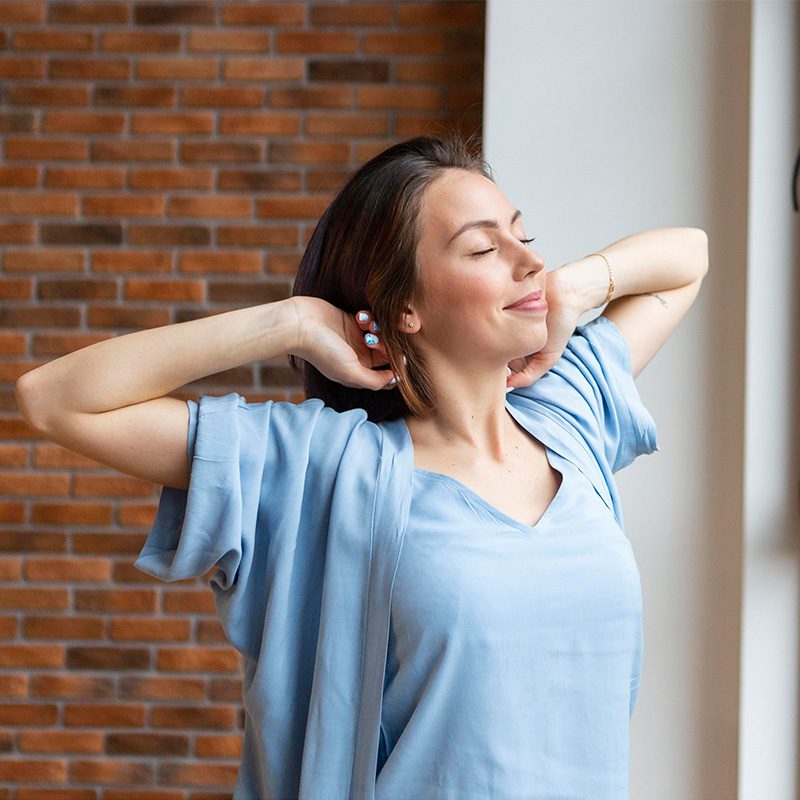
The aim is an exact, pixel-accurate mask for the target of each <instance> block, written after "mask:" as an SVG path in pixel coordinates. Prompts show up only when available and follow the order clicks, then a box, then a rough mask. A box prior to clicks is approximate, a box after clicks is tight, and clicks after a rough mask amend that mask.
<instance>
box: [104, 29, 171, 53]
mask: <svg viewBox="0 0 800 800" xmlns="http://www.w3.org/2000/svg"><path fill="white" fill-rule="evenodd" d="M180 46H181V35H180V34H179V33H173V32H170V31H131V30H125V31H103V32H102V33H101V34H100V47H99V49H100V50H103V51H107V52H116V53H160V52H164V53H166V52H177V51H178V50H180Z"/></svg>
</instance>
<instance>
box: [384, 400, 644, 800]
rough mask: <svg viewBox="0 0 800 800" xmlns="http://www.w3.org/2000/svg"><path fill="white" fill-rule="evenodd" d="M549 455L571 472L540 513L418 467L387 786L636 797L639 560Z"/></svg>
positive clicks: (391, 703) (449, 795) (591, 496)
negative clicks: (631, 775)
mask: <svg viewBox="0 0 800 800" xmlns="http://www.w3.org/2000/svg"><path fill="white" fill-rule="evenodd" d="M617 399H618V400H620V401H621V400H624V398H622V397H620V398H617ZM508 410H509V411H510V412H511V413H512V415H513V416H515V418H516V419H517V420H518V421H519V422H520V423H521V424H522V426H523V427H526V428H529V429H530V430H531V432H532V433H533V434H534V435H535V432H536V429H537V423H536V420H535V419H534V418H528V417H527V416H526V414H525V413H524V412H520V411H518V410H517V409H515V408H514V406H513V405H510V403H509V405H508ZM546 454H547V458H548V461H549V462H550V464H551V466H552V467H553V468H554V469H556V470H557V471H558V472H560V473H561V475H562V478H561V484H560V486H559V488H558V491H557V493H556V495H555V497H554V498H553V500H552V502H551V503H550V505H549V506H548V507H547V509H546V510H545V512H544V514H543V516H542V517H541V518H540V519H539V520H538V521H537V523H536V524H535V525H533V526H529V525H526V524H523V523H522V522H520V521H518V520H516V519H514V518H512V517H510V516H508V515H507V514H505V513H503V512H502V511H500V510H499V509H497V508H495V507H494V506H492V505H491V504H490V503H489V502H488V501H487V500H485V499H484V498H483V497H481V496H480V495H479V494H477V493H476V492H474V491H473V490H471V489H470V488H469V487H467V486H465V485H464V484H463V483H461V482H460V481H458V480H456V479H454V478H452V477H450V476H448V475H442V474H439V473H435V472H429V471H427V470H424V469H420V468H415V469H414V484H413V485H414V489H413V497H412V501H411V513H410V518H409V523H408V528H407V530H406V535H405V540H404V544H403V552H402V555H401V557H400V564H399V567H398V572H397V575H396V577H395V585H394V592H393V594H392V609H391V630H390V639H389V653H388V660H387V671H386V688H385V695H384V707H383V719H382V734H383V750H382V760H385V764H382V765H381V764H380V763H379V774H378V778H377V789H376V798H377V800H406V798H408V800H412V798H420V799H423V798H430V799H431V800H434V799H435V800H463V798H476V800H477V798H497V800H501V799H502V800H534V798H535V799H536V800H545V799H546V798H547V799H549V798H556V797H558V798H575V800H578V798H583V799H585V800H589V798H591V800H601V799H603V800H605V799H607V800H611V798H614V800H623V798H627V788H628V725H629V714H630V713H631V712H632V711H633V704H634V698H635V693H636V691H637V687H638V683H639V671H640V666H641V654H642V609H641V594H640V585H639V573H638V570H637V567H636V563H635V560H634V556H633V553H632V550H631V546H630V542H629V540H628V539H627V538H626V536H625V535H624V533H623V532H622V529H621V528H620V527H619V525H618V524H617V521H616V519H615V517H614V515H613V513H612V512H611V511H610V509H609V508H608V507H607V506H606V505H605V504H604V503H603V502H602V500H601V499H600V497H599V496H598V494H597V493H596V492H595V490H594V488H593V487H592V485H591V483H590V482H589V481H588V480H587V478H586V477H585V476H584V475H583V474H582V473H581V472H580V471H579V470H577V469H576V468H575V466H573V465H572V464H571V463H570V461H569V460H567V459H565V458H562V457H561V456H559V455H558V454H557V453H556V452H554V451H553V450H552V449H550V448H546Z"/></svg>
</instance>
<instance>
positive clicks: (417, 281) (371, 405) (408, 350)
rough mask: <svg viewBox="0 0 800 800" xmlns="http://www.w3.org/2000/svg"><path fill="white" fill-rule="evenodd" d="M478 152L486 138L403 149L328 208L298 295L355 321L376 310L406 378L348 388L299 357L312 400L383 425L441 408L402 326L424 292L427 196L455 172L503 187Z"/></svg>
mask: <svg viewBox="0 0 800 800" xmlns="http://www.w3.org/2000/svg"><path fill="white" fill-rule="evenodd" d="M478 146H479V145H478V143H477V141H476V134H473V136H471V137H470V138H469V139H462V138H461V137H460V136H459V135H458V134H456V133H455V132H451V133H446V134H444V135H442V136H418V137H415V138H413V139H407V140H406V141H403V142H399V143H397V144H394V145H392V146H391V147H388V148H387V149H386V150H383V151H382V152H380V153H378V155H376V156H374V157H373V158H372V159H370V160H369V161H367V162H366V163H365V164H364V165H362V166H361V167H359V168H358V169H357V170H356V171H355V172H354V173H353V174H352V175H351V176H350V177H349V178H348V180H347V182H346V183H345V184H344V186H342V188H341V189H340V190H339V191H338V192H337V194H336V196H335V197H334V198H333V200H332V201H331V203H330V205H329V206H328V207H327V208H326V209H325V212H324V213H323V214H322V216H321V217H320V219H319V222H318V223H317V226H316V228H315V229H314V233H313V234H312V236H311V239H310V241H309V243H308V246H307V247H306V250H305V253H304V254H303V258H302V259H301V261H300V266H299V268H298V272H297V277H296V278H295V281H294V285H293V288H292V296H295V295H307V296H311V297H320V298H322V299H323V300H327V301H328V302H329V303H331V304H332V305H334V306H336V307H337V308H340V309H342V310H343V311H345V312H346V313H349V314H355V313H356V312H357V311H358V310H360V309H369V310H370V311H371V312H372V315H373V318H374V319H375V320H377V321H378V323H379V325H380V331H379V336H380V338H381V341H382V342H383V343H384V346H385V348H386V352H387V354H388V356H389V362H390V364H391V368H392V370H393V371H394V372H395V374H397V375H399V376H400V378H401V380H400V381H399V383H398V384H397V386H396V387H395V388H393V389H388V390H378V391H376V390H373V389H366V388H358V387H348V386H344V385H342V384H340V383H337V382H336V381H333V380H331V379H330V378H328V377H326V376H325V375H323V374H322V373H321V372H320V371H319V370H318V369H316V367H314V365H313V364H311V363H309V362H307V361H305V360H304V359H302V358H300V357H299V356H295V355H290V356H289V361H290V363H291V366H292V368H293V369H294V370H295V372H296V373H299V374H301V375H302V379H303V384H304V387H305V393H306V397H307V398H320V399H321V400H323V401H324V402H325V404H326V405H328V406H331V407H332V408H334V409H335V410H337V411H348V410H350V409H353V408H363V409H364V410H365V411H366V412H367V416H368V418H369V419H370V420H372V421H373V422H381V421H383V420H392V419H396V418H397V417H401V416H405V415H406V414H407V413H409V412H411V413H413V414H414V415H417V416H426V415H427V414H428V413H429V412H430V411H431V410H432V409H433V408H434V407H435V405H436V398H435V396H434V390H433V386H432V384H431V382H430V378H429V374H428V371H427V368H426V364H425V361H424V359H423V358H422V357H421V355H420V354H419V353H418V352H417V349H416V348H415V347H414V344H413V341H412V340H413V339H414V337H413V336H406V335H405V334H403V333H402V332H401V331H399V330H397V324H398V323H399V322H400V320H401V317H402V314H403V313H404V312H405V311H406V309H407V308H408V306H409V304H413V303H415V302H416V301H417V300H418V299H419V297H420V294H421V291H422V283H421V274H420V270H419V265H418V264H417V260H416V250H417V242H418V241H419V226H418V217H419V211H420V206H421V201H422V196H423V194H424V192H425V189H426V188H427V187H428V186H429V185H430V183H431V182H432V181H433V180H434V179H435V178H437V177H438V176H439V175H440V174H441V173H442V171H443V170H446V169H465V170H471V171H473V172H478V173H480V174H482V175H484V176H485V177H487V178H489V179H490V180H493V177H492V174H491V168H490V167H489V165H488V164H487V163H486V162H485V161H484V160H483V158H482V156H481V155H480V153H479V152H478V149H477V147H478ZM403 356H405V357H406V359H407V363H405V364H404V363H403ZM300 364H302V368H301V367H300Z"/></svg>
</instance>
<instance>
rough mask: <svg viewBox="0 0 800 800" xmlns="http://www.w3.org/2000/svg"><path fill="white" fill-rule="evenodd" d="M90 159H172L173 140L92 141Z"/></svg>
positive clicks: (173, 152)
mask: <svg viewBox="0 0 800 800" xmlns="http://www.w3.org/2000/svg"><path fill="white" fill-rule="evenodd" d="M91 149H92V161H127V162H130V161H134V162H135V161H173V160H174V159H175V142H172V141H168V140H154V139H149V140H147V139H143V140H141V141H136V140H129V141H94V142H92V148H91Z"/></svg>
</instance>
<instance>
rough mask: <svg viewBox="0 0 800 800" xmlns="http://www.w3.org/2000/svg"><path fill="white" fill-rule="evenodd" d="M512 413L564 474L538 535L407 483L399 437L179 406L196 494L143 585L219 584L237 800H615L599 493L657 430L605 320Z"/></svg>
mask: <svg viewBox="0 0 800 800" xmlns="http://www.w3.org/2000/svg"><path fill="white" fill-rule="evenodd" d="M506 407H507V409H508V411H509V413H510V414H512V415H513V416H514V417H515V418H516V419H517V421H518V422H519V423H520V424H521V425H522V426H523V427H524V428H525V429H526V430H528V431H529V432H530V433H531V435H533V436H534V437H535V438H537V439H538V440H539V441H541V442H542V443H543V444H544V445H545V447H546V448H547V450H546V452H547V456H548V459H549V461H550V463H551V464H552V466H553V467H554V468H555V469H556V470H558V471H559V472H561V473H562V475H563V478H562V482H561V485H560V487H559V490H558V493H557V495H556V497H555V499H554V500H553V502H552V503H551V504H550V506H549V507H548V509H547V510H546V512H545V514H544V516H543V517H542V519H541V520H539V521H538V523H537V524H536V525H535V526H532V527H529V526H526V525H522V524H521V523H519V522H518V521H516V520H513V519H511V518H510V517H508V516H507V515H504V514H502V512H500V511H499V510H498V509H496V508H493V507H492V506H491V505H489V504H488V503H487V502H486V501H485V500H484V499H483V498H481V497H480V495H478V494H476V493H475V492H472V491H471V490H469V489H468V488H467V487H466V486H464V485H462V484H460V483H459V482H458V481H456V480H455V479H453V478H450V477H449V476H442V475H438V474H437V473H429V472H426V471H425V470H420V469H416V468H414V467H413V458H412V456H413V444H412V442H411V437H410V434H409V432H408V428H407V426H406V424H405V421H404V420H402V419H399V420H393V421H389V422H383V423H380V424H375V423H372V422H370V421H369V420H368V419H367V417H366V412H365V411H363V410H362V409H353V410H351V411H347V412H343V413H340V412H336V411H334V410H333V409H332V408H329V407H327V406H325V405H324V403H322V401H321V400H317V399H310V400H306V401H305V402H303V403H299V404H293V403H289V402H273V401H267V402H265V403H248V402H247V401H246V400H245V399H244V398H243V397H241V396H240V395H238V394H236V393H231V394H228V395H225V396H221V397H215V396H205V395H204V396H201V397H200V400H199V402H194V401H192V400H189V401H188V408H189V430H188V440H187V449H188V455H189V460H190V464H191V477H190V484H189V488H188V490H182V489H175V488H172V487H168V486H165V487H163V489H162V493H161V497H160V500H159V505H158V510H157V513H156V519H155V521H154V523H153V526H152V529H151V531H150V533H149V535H148V537H147V540H146V541H145V543H144V546H143V548H142V551H141V553H140V554H139V558H138V559H137V561H136V562H135V566H136V567H137V568H138V569H140V570H141V571H143V572H145V573H147V574H149V575H152V576H155V577H158V578H160V579H162V580H165V581H176V580H183V579H187V578H193V577H200V576H204V575H210V586H211V589H212V590H213V592H214V598H215V601H216V609H217V614H218V616H219V618H220V621H221V623H222V626H223V629H224V631H225V634H226V635H227V637H228V639H229V641H230V642H231V644H232V645H233V646H234V647H235V648H236V649H237V650H238V651H239V652H240V653H241V654H242V655H243V656H244V657H245V662H244V693H243V698H242V699H243V704H244V710H245V730H244V741H243V754H242V761H241V765H240V769H239V773H238V776H237V782H236V787H235V790H234V798H235V800H289V798H300V800H406V798H408V800H412V798H413V800H450V798H456V797H457V798H459V800H554V798H559V800H579V799H580V800H589V798H591V800H627V757H628V738H627V736H628V733H627V724H628V719H629V715H630V713H631V712H632V710H633V706H634V703H635V699H636V694H637V690H638V682H639V674H640V669H641V656H642V631H641V596H640V587H639V575H638V571H637V569H636V564H635V561H634V558H633V553H632V551H631V547H630V543H629V541H628V540H627V538H626V537H625V535H624V533H623V518H622V507H621V502H620V497H619V493H618V490H617V487H616V484H615V481H614V478H613V474H614V472H616V471H618V470H619V469H622V468H623V467H625V466H627V465H628V464H629V463H631V462H632V461H633V460H634V458H636V456H638V455H640V454H643V453H651V452H653V451H655V450H658V446H657V443H656V429H655V423H654V421H653V419H652V417H651V416H650V414H649V412H648V411H647V409H646V408H645V407H644V405H643V404H642V403H641V399H640V397H639V395H638V393H637V390H636V387H635V384H634V382H633V378H632V375H631V362H630V354H629V352H628V349H627V344H626V342H625V339H624V338H623V337H622V335H621V333H620V332H619V330H618V328H617V327H616V325H615V324H614V323H613V322H612V321H611V320H609V319H608V318H607V317H605V316H602V315H601V316H599V317H597V318H595V319H594V320H592V321H591V322H589V323H586V324H585V325H582V326H578V327H577V328H576V330H575V333H574V334H573V336H572V337H571V338H570V341H569V343H568V345H567V347H566V349H565V351H564V354H563V355H562V357H561V359H560V360H559V362H558V363H557V364H556V365H555V366H554V367H552V368H551V369H550V370H549V371H548V372H547V373H546V374H545V375H544V376H542V377H541V378H540V379H539V380H538V381H536V382H535V383H534V384H533V385H532V386H530V387H525V388H523V389H516V390H514V391H511V392H509V393H508V394H507V396H506ZM376 775H377V779H376Z"/></svg>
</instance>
